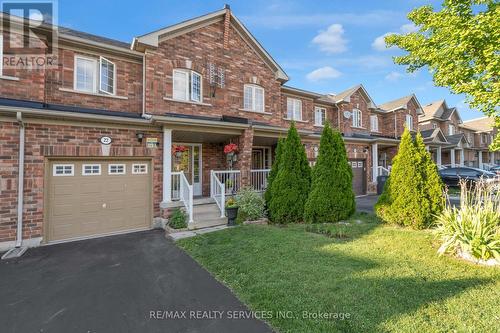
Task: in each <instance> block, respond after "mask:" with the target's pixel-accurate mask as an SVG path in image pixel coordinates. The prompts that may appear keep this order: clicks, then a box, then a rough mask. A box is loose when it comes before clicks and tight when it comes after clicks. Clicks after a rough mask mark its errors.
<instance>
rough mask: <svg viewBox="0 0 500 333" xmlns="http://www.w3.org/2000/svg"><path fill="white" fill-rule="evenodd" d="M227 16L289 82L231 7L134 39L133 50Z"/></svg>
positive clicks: (148, 46)
mask: <svg viewBox="0 0 500 333" xmlns="http://www.w3.org/2000/svg"><path fill="white" fill-rule="evenodd" d="M226 15H230V22H231V25H232V27H234V28H235V29H236V30H237V32H238V33H239V34H240V35H241V36H242V37H243V39H244V40H245V41H246V42H247V43H248V44H249V45H250V47H252V49H253V50H254V51H255V52H256V53H257V54H258V55H259V56H260V57H261V58H262V59H263V60H264V62H265V63H266V64H268V65H269V66H270V67H271V69H272V70H273V71H274V72H275V75H276V78H277V79H278V80H281V81H283V82H286V81H288V80H289V77H288V75H287V74H286V73H285V71H284V70H283V69H282V68H281V66H280V65H279V64H278V63H277V62H276V61H275V60H274V59H273V57H272V56H271V55H270V54H269V53H268V52H267V51H266V50H265V49H264V47H262V45H261V44H260V43H259V42H258V41H257V39H256V38H255V37H254V36H253V35H252V34H251V33H250V31H249V30H248V29H247V28H246V27H245V26H244V25H243V23H241V21H240V20H239V19H238V18H237V17H236V16H234V14H232V12H231V10H230V9H229V6H227V5H226V6H225V7H224V9H221V10H218V11H215V12H212V13H209V14H206V15H202V16H198V17H195V18H193V19H189V20H186V21H183V22H180V23H177V24H174V25H171V26H168V27H165V28H162V29H159V30H156V31H153V32H150V33H147V34H145V35H142V36H138V37H134V39H133V41H132V49H136V50H142V49H144V48H157V47H158V41H159V39H160V38H161V39H162V40H164V39H169V38H173V37H176V36H179V35H182V34H185V33H187V32H189V31H193V30H196V29H199V28H201V27H204V26H207V25H210V24H212V23H215V22H219V21H221V20H223V19H224V18H225V16H226Z"/></svg>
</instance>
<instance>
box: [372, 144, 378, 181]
mask: <svg viewBox="0 0 500 333" xmlns="http://www.w3.org/2000/svg"><path fill="white" fill-rule="evenodd" d="M372 170H373V171H372V180H373V182H374V183H375V182H376V181H377V176H378V143H374V144H372Z"/></svg>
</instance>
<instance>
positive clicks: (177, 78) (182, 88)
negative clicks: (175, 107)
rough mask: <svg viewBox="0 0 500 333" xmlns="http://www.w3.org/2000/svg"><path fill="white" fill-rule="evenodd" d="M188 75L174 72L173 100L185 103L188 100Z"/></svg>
mask: <svg viewBox="0 0 500 333" xmlns="http://www.w3.org/2000/svg"><path fill="white" fill-rule="evenodd" d="M187 75H188V73H187V72H181V71H174V87H173V96H172V97H173V98H174V99H180V100H183V101H186V100H187V99H188V91H187V86H188V76H187Z"/></svg>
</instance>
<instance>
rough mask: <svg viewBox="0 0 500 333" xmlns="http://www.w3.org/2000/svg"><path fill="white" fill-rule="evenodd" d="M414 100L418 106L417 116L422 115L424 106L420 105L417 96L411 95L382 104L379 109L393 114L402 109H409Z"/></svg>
mask: <svg viewBox="0 0 500 333" xmlns="http://www.w3.org/2000/svg"><path fill="white" fill-rule="evenodd" d="M412 99H413V100H414V101H415V103H417V106H418V108H417V114H422V106H421V105H420V102H419V101H418V99H417V96H415V94H411V95H408V96H404V97H400V98H398V99H395V100H392V101H389V102H385V103H382V104H380V105H379V106H378V108H379V109H381V110H383V111H385V112H391V111H396V110H400V109H408V103H410V101H411V100H412Z"/></svg>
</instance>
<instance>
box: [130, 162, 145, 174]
mask: <svg viewBox="0 0 500 333" xmlns="http://www.w3.org/2000/svg"><path fill="white" fill-rule="evenodd" d="M147 173H148V165H147V164H145V163H141V164H132V174H134V175H144V174H147Z"/></svg>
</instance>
